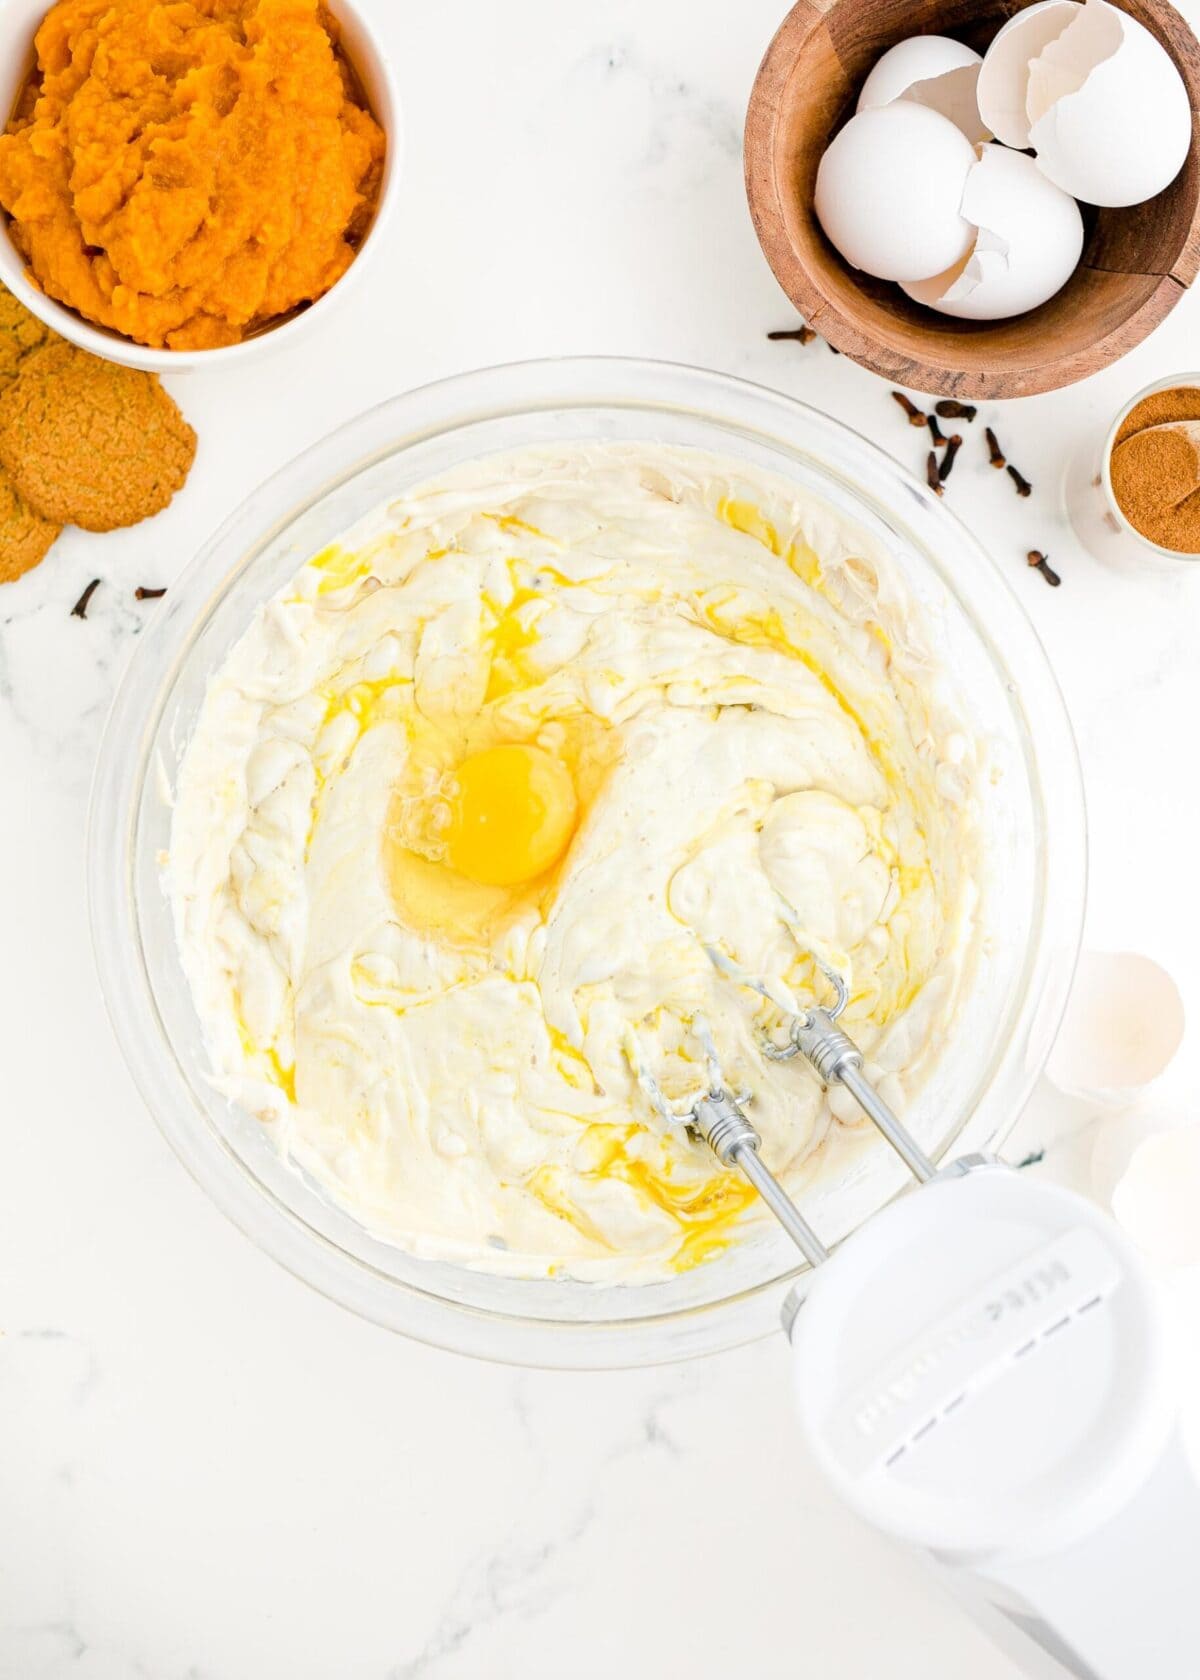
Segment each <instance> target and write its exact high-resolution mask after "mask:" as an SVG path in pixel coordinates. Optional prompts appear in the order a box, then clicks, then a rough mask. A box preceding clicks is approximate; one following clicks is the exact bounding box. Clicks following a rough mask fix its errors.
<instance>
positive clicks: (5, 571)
mask: <svg viewBox="0 0 1200 1680" xmlns="http://www.w3.org/2000/svg"><path fill="white" fill-rule="evenodd" d="M58 533H59V526H57V525H55V524H54V523H53V522H52V521H51V520H49V519H43V518H42V517H41V516H40V515H39V514H36V513H34V512H33V510H32V509H31V508H30V507H29V505H28V503H27V502H25V501H24V500H23V499H22V498H21V496H20V495H19V494H18V493H17V490H16V488H15V486H14V485H13V482H12V480H11V479H10V478H9V476H8V474H7V473H6V472H5V471H4V470H3V468H0V583H13V582H15V580H16V579H17V578H19V577H23V576H24V575H25V573H26V572H29V571H32V570H33V568H34V567H35V566H36V565H37V563H38V561H39V560H42V559H44V558H45V555H46V550H47V549H48V548H49V547H50V544H51V543H52V542H53V541H54V539H55V537H56V536H57V535H58Z"/></svg>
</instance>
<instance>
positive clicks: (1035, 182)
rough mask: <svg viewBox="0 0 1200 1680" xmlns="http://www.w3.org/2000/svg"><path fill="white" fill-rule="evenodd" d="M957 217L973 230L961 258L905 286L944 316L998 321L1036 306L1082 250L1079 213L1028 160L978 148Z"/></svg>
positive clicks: (1059, 283) (1018, 154)
mask: <svg viewBox="0 0 1200 1680" xmlns="http://www.w3.org/2000/svg"><path fill="white" fill-rule="evenodd" d="M962 210H963V215H964V216H965V217H966V218H967V220H968V221H969V222H973V223H974V224H975V226H976V227H977V228H978V229H979V234H978V237H977V238H976V240H975V244H974V246H973V247H972V249H971V251H970V252H969V253H968V255H967V259H966V261H965V262H961V261H960V262H959V263H958V264H957V265H956V266H955V267H954V268H953V269H951V271H950V273H949V274H945V275H938V276H937V277H936V278H935V279H933V280H921V281H917V282H916V283H915V284H911V283H910V284H909V285H906V286H905V287H904V290H905V291H906V292H907V293H908V295H909V297H911V298H915V299H916V301H917V302H918V303H924V304H928V305H929V307H930V308H931V309H937V310H939V311H940V312H941V313H942V314H943V315H955V316H957V317H958V318H959V319H960V320H967V321H998V320H1001V319H1003V318H1004V317H1006V316H1009V315H1021V314H1024V312H1025V311H1026V310H1027V309H1036V308H1037V306H1038V304H1039V303H1045V301H1046V299H1047V298H1050V297H1053V296H1054V294H1055V292H1057V291H1058V290H1060V288H1061V287H1063V286H1064V285H1065V284H1066V283H1067V281H1068V280H1069V279H1070V278H1071V275H1072V274H1073V273H1074V272H1075V269H1076V267H1077V265H1078V263H1079V258H1080V256H1081V254H1082V252H1083V217H1082V216H1081V215H1080V214H1079V206H1078V204H1076V202H1075V200H1074V199H1073V198H1072V197H1071V196H1070V194H1069V193H1065V192H1063V191H1062V189H1061V188H1059V187H1056V186H1055V185H1054V183H1053V182H1052V181H1048V180H1047V179H1046V177H1045V176H1044V175H1043V174H1042V172H1041V170H1040V169H1039V168H1038V166H1037V164H1036V163H1035V162H1034V160H1033V159H1032V158H1031V157H1028V156H1027V155H1026V154H1025V153H1024V152H1010V151H1009V150H1008V149H1007V147H1005V146H982V147H981V148H980V156H979V162H978V163H977V164H976V165H975V167H974V168H973V169H972V170H971V172H970V174H969V175H968V176H967V184H966V187H965V188H964V190H963V200H962Z"/></svg>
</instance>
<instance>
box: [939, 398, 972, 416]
mask: <svg viewBox="0 0 1200 1680" xmlns="http://www.w3.org/2000/svg"><path fill="white" fill-rule="evenodd" d="M937 411H938V413H939V414H940V415H941V417H942V419H943V420H974V418H975V416H976V415H977V414H978V413H979V410H978V409H977V408H976V407H975V404H974V403H960V402H955V400H954V398H953V397H943V398H942V400H941V402H940V403H938V404H937Z"/></svg>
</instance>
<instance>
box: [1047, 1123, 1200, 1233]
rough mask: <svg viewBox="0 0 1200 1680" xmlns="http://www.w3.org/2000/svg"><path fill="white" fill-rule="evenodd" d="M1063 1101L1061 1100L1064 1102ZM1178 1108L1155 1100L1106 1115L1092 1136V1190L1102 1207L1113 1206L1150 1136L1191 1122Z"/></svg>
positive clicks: (1096, 1126) (1097, 1124)
mask: <svg viewBox="0 0 1200 1680" xmlns="http://www.w3.org/2000/svg"><path fill="white" fill-rule="evenodd" d="M1060 1100H1061V1099H1060ZM1187 1118H1188V1117H1187V1116H1186V1115H1185V1114H1182V1113H1181V1112H1180V1110H1179V1108H1178V1107H1177V1106H1171V1107H1167V1105H1166V1104H1165V1102H1158V1103H1156V1102H1155V1101H1154V1100H1153V1099H1150V1100H1149V1101H1144V1102H1139V1103H1135V1104H1134V1106H1133V1107H1132V1108H1126V1109H1123V1110H1122V1111H1121V1112H1120V1113H1119V1114H1106V1115H1104V1117H1103V1118H1102V1119H1101V1120H1099V1121H1098V1122H1097V1123H1096V1125H1095V1129H1094V1131H1093V1133H1092V1152H1091V1191H1092V1195H1093V1196H1094V1197H1095V1199H1096V1200H1097V1201H1098V1202H1099V1203H1100V1204H1101V1206H1102V1207H1111V1206H1112V1198H1113V1192H1114V1191H1115V1190H1116V1188H1117V1185H1118V1184H1119V1183H1120V1182H1121V1180H1122V1178H1123V1177H1124V1176H1125V1169H1126V1168H1127V1167H1128V1165H1129V1163H1130V1161H1131V1160H1132V1159H1133V1155H1134V1151H1135V1150H1137V1149H1139V1148H1140V1147H1141V1145H1142V1144H1143V1143H1145V1141H1146V1139H1147V1138H1148V1137H1156V1136H1157V1135H1158V1133H1159V1132H1170V1131H1174V1129H1175V1128H1176V1126H1179V1125H1182V1124H1184V1123H1185V1121H1186V1120H1187Z"/></svg>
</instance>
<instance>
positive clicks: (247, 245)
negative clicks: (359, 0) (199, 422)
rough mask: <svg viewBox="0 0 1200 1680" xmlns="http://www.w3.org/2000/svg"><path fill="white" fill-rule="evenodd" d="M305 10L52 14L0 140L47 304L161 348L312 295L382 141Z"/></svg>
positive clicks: (176, 5) (325, 284)
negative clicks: (56, 303)
mask: <svg viewBox="0 0 1200 1680" xmlns="http://www.w3.org/2000/svg"><path fill="white" fill-rule="evenodd" d="M334 27H335V26H334V25H333V24H332V21H331V20H330V19H329V18H328V17H327V16H326V15H325V14H324V13H323V12H322V10H321V8H320V6H319V3H318V0H58V4H57V5H55V6H52V7H51V9H50V11H49V12H48V13H47V14H46V16H45V18H44V19H43V21H42V24H41V27H40V28H39V29H38V32H37V38H36V46H37V69H36V71H35V74H34V77H33V79H32V81H31V83H30V85H29V86H28V87H27V89H26V91H25V94H24V96H23V98H22V100H21V102H20V105H19V106H18V109H17V112H16V114H15V115H14V117H13V119H12V121H11V122H10V123H9V126H8V131H7V133H5V134H3V135H0V205H2V206H3V207H4V209H6V210H7V211H8V212H9V214H10V216H11V217H12V222H11V225H10V232H11V234H12V237H13V239H14V240H15V242H16V244H17V246H18V247H19V249H20V250H21V252H22V254H23V255H24V257H25V259H26V261H27V262H28V264H29V267H30V269H31V270H32V272H33V275H34V277H35V279H36V280H37V282H38V284H39V285H40V286H41V287H42V289H43V290H44V291H45V292H46V293H47V294H48V295H49V296H50V297H53V298H57V299H58V300H59V302H60V303H64V304H67V305H68V306H69V307H70V308H72V309H76V310H78V311H79V313H80V314H81V315H84V316H86V317H87V318H88V319H89V320H91V321H96V322H99V323H100V324H101V325H103V326H106V327H112V328H115V330H116V331H117V332H120V333H124V334H125V335H126V336H127V337H129V338H133V339H136V340H137V341H138V342H139V343H141V344H149V345H154V346H158V347H161V346H168V347H170V348H172V349H188V350H191V349H198V348H199V349H203V348H207V347H209V346H213V345H219V344H232V343H234V342H236V341H237V340H238V339H240V338H242V337H244V336H245V335H246V333H247V332H249V331H252V330H254V329H256V328H257V327H259V326H262V325H264V324H265V323H267V322H268V321H270V319H271V318H272V317H274V316H278V315H282V314H285V313H286V312H287V311H288V310H291V309H294V308H296V307H297V306H298V305H300V304H303V303H308V302H311V301H312V300H313V299H314V298H319V297H320V296H321V295H322V293H324V292H327V291H328V290H329V288H330V287H331V286H332V285H333V284H334V282H335V281H336V280H337V279H338V277H339V276H340V275H341V274H343V273H344V272H345V270H346V269H347V267H348V266H349V265H350V263H351V262H352V261H353V259H354V254H355V250H356V248H357V246H358V244H359V243H360V241H361V239H362V237H363V234H364V233H365V231H366V228H367V225H368V223H369V221H370V217H371V213H372V211H373V209H374V205H375V200H376V197H377V194H378V188H379V177H380V173H381V170H382V163H383V154H384V136H383V131H382V130H381V129H380V127H379V125H378V124H377V123H376V122H375V121H374V119H373V118H372V117H371V115H370V114H369V112H367V111H366V110H364V109H363V106H362V103H361V99H360V98H358V97H356V92H355V86H354V83H353V81H352V78H351V76H350V72H349V70H348V69H347V67H346V64H345V61H344V60H343V59H342V58H341V57H340V55H339V54H338V53H337V51H336V48H335V43H334V40H333V38H332V35H331V29H333V28H334Z"/></svg>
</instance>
